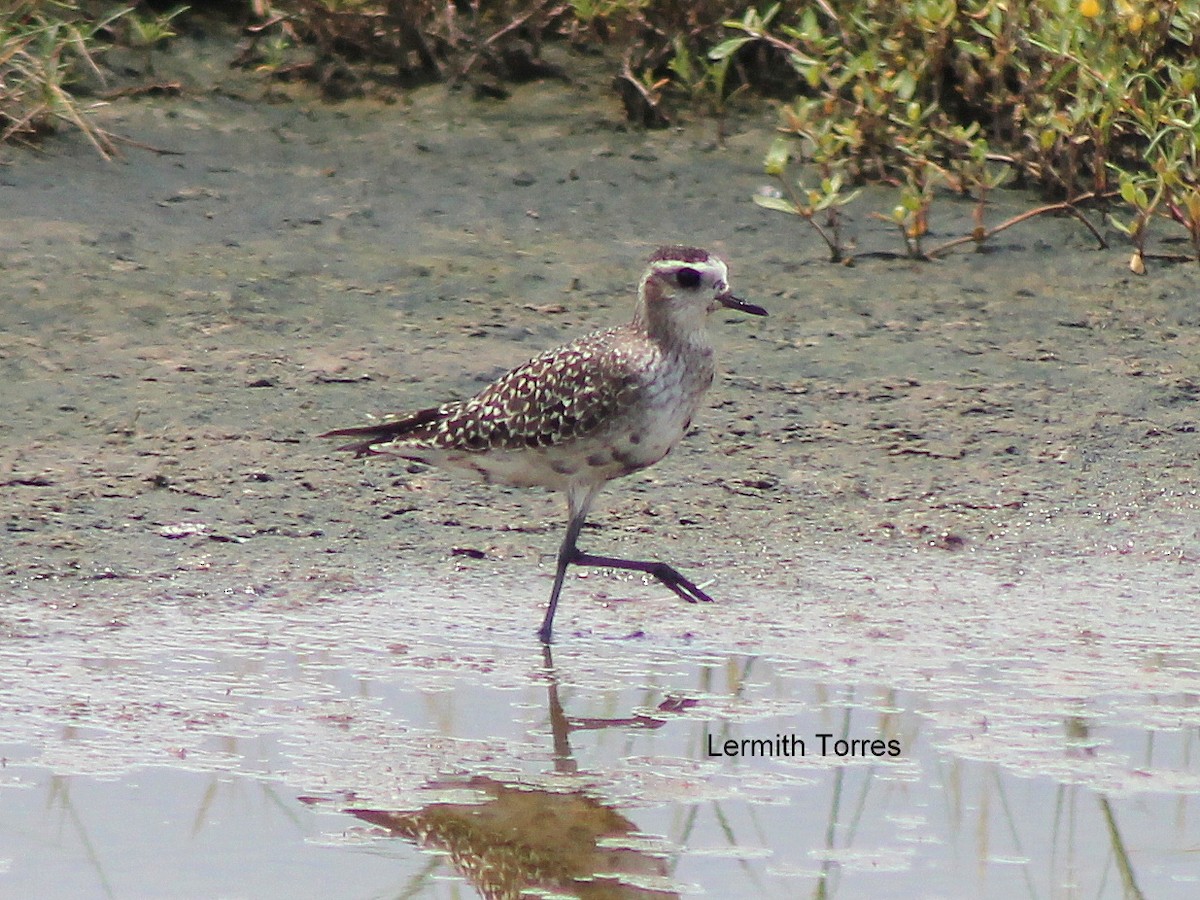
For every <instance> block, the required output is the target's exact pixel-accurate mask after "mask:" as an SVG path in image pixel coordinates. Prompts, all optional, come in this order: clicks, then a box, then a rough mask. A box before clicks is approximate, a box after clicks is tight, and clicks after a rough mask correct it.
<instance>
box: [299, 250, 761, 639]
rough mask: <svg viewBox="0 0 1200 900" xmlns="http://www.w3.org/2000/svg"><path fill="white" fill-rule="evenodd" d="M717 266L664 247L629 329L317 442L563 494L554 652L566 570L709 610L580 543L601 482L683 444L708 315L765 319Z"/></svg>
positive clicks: (700, 594) (671, 575) (675, 585)
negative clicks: (606, 576) (617, 572)
mask: <svg viewBox="0 0 1200 900" xmlns="http://www.w3.org/2000/svg"><path fill="white" fill-rule="evenodd" d="M727 277H728V272H727V270H726V268H725V263H723V262H721V260H720V259H718V258H717V257H715V256H713V255H712V254H710V253H708V252H707V251H705V250H700V249H697V248H695V247H662V248H660V249H659V250H658V251H657V252H656V253H655V254H654V255H653V256H651V257H650V265H649V268H647V270H646V274H645V275H643V276H642V280H641V283H640V284H639V285H638V299H637V306H636V308H635V309H634V313H633V320H632V321H631V322H629V323H628V324H627V325H618V326H617V327H616V328H609V329H607V330H605V331H598V332H595V333H594V334H589V335H586V336H585V337H581V338H579V339H578V340H576V341H572V342H571V343H569V344H566V345H565V346H563V347H559V348H558V349H557V350H549V351H547V352H546V353H543V354H541V355H540V356H537V357H535V358H534V359H532V360H530V361H529V362H527V363H525V364H524V365H523V366H518V367H517V368H515V369H513V370H512V371H511V372H509V373H508V374H507V375H504V376H502V377H501V378H500V379H499V380H497V381H495V382H493V383H492V384H490V385H488V386H487V387H486V388H484V389H483V390H482V391H480V392H479V393H478V394H476V395H475V396H474V397H472V398H471V399H469V400H456V401H452V402H450V403H444V404H442V405H441V406H436V407H431V408H429V409H423V410H421V411H419V412H415V413H412V414H411V415H405V416H394V417H388V418H385V419H381V420H380V421H379V422H377V423H375V424H372V425H365V426H362V427H358V428H339V429H336V430H335V431H330V432H327V433H326V434H323V435H321V436H322V437H344V436H349V437H354V438H355V440H354V441H353V442H352V443H349V444H346V445H345V446H344V447H341V448H339V449H342V450H353V451H355V453H356V455H358V456H365V455H368V454H390V455H393V456H399V457H402V458H404V459H415V460H420V461H421V462H425V463H429V464H431V465H434V466H442V467H446V468H453V469H459V470H464V471H466V472H469V473H472V474H474V475H476V476H478V477H480V478H482V479H483V480H484V481H486V482H489V483H498V484H507V485H512V486H514V487H544V488H549V489H551V490H560V491H566V494H567V507H568V514H569V518H568V522H567V533H566V536H565V537H564V538H563V542H562V546H561V547H560V548H559V551H558V569H557V571H556V572H555V575H554V587H553V589H552V590H551V592H550V603H549V605H548V606H547V608H546V616H545V618H544V619H543V620H542V627H541V628H540V629H539V631H538V637H540V638H541V639H542V641H543V642H545V643H549V642H550V630H551V628H552V626H553V624H554V611H555V608H556V607H557V606H558V595H559V594H560V593H561V592H562V587H563V579H564V577H565V576H566V573H567V566H570V565H576V566H605V567H608V568H615V569H631V570H633V571H637V572H644V573H646V574H647V575H653V576H654V577H655V578H657V579H658V580H659V581H661V582H662V583H663V584H665V585H666V586H667V587H669V588H670V589H671V590H673V591H674V592H675V593H676V594H678V595H679V596H680V597H682V598H683V599H684V600H687V601H688V602H689V603H695V602H696V601H697V600H705V601H709V600H712V598H711V597H710V596H708V594H706V593H705V592H704V591H702V590H701V589H700V588H699V587H697V586H696V585H695V584H694V583H692V582H691V581H689V580H688V579H687V578H685V577H684V576H683V575H681V574H680V573H679V572H677V571H676V570H675V569H674V568H672V567H671V566H669V565H667V564H666V563H663V562H655V561H645V560H633V559H617V558H615V557H610V556H595V555H593V554H590V553H584V552H582V551H581V550H579V549H578V548H577V547H576V546H575V543H576V541H577V540H578V538H579V532H580V530H581V529H582V528H583V523H584V520H585V519H586V518H587V513H588V509H589V508H590V506H591V504H592V500H593V499H594V498H595V496H596V493H597V492H598V491H599V490H600V488H601V487H603V486H604V484H605V483H606V482H608V481H611V480H612V479H614V478H617V477H618V476H621V475H628V474H629V473H631V472H636V471H638V470H639V469H644V468H646V467H647V466H650V465H653V464H654V463H656V462H658V461H659V460H660V459H662V458H663V457H664V456H666V455H667V453H669V452H670V450H671V448H672V447H674V446H675V445H676V444H677V443H679V439H680V438H682V437H683V435H684V433H685V432H686V431H687V429H688V427H689V426H690V425H691V422H692V416H693V415H694V414H695V412H696V409H697V408H698V407H699V406H700V399H701V397H703V396H704V392H705V391H707V390H708V388H709V385H711V384H712V380H713V372H714V367H713V349H712V345H711V344H710V343H709V340H708V335H707V334H706V332H705V323H706V321H707V319H708V314H709V313H711V312H713V311H715V310H717V309H718V308H720V307H727V308H729V309H736V310H739V311H741V312H745V313H750V314H752V315H756V316H765V315H766V314H767V311H766V310H765V309H763V308H762V307H761V306H755V305H754V304H752V303H747V302H746V301H744V300H741V299H739V298H737V297H735V296H733V294H732V293H730V291H729V285H728V283H727V282H726V279H727Z"/></svg>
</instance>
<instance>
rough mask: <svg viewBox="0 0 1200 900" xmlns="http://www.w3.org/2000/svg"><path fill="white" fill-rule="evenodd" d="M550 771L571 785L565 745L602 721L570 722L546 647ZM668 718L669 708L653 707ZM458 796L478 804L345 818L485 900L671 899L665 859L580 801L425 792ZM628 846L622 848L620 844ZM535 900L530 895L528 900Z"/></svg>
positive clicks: (548, 793)
mask: <svg viewBox="0 0 1200 900" xmlns="http://www.w3.org/2000/svg"><path fill="white" fill-rule="evenodd" d="M542 663H543V667H544V670H545V675H546V694H547V707H548V709H547V711H548V713H549V724H550V732H551V736H552V739H553V741H554V770H555V771H556V772H557V773H559V774H560V775H575V774H577V767H576V764H575V759H574V757H573V756H572V753H571V739H570V735H571V732H572V731H573V730H575V729H576V728H579V727H583V728H588V729H595V728H600V727H603V721H604V720H601V719H587V720H575V721H572V720H570V719H569V718H568V717H567V715H566V713H565V712H564V711H563V707H562V703H561V702H560V700H559V697H558V681H557V678H556V675H555V671H554V660H553V659H552V657H551V654H550V647H549V646H543V647H542ZM660 709H662V710H663V711H664V712H666V713H668V714H670V713H671V712H674V711H675V710H676V707H675V705H674V704H668V705H666V706H664V707H660ZM648 723H652V724H649V727H656V726H657V725H661V724H663V723H664V721H663V720H659V719H655V718H652V717H644V716H643V717H634V718H628V719H613V720H611V721H610V723H609V724H610V727H628V726H629V725H631V724H632V725H635V726H643V727H644V726H646V725H647V724H648ZM431 787H432V788H434V789H438V788H443V789H444V788H451V789H453V788H466V789H469V790H473V791H476V792H477V793H478V794H479V795H480V798H481V799H480V802H478V803H449V802H444V801H438V802H434V803H430V804H428V805H427V806H425V807H422V808H421V809H419V810H417V811H416V812H391V811H387V810H371V809H350V810H347V812H349V813H351V814H352V815H354V816H357V817H358V818H359V819H362V820H363V821H364V822H370V823H371V824H373V825H378V826H380V827H382V828H386V829H387V830H388V831H390V832H391V833H392V834H394V835H396V836H398V837H402V838H405V839H407V840H410V841H413V842H414V843H416V844H418V845H419V846H421V847H422V848H425V849H429V850H432V849H437V850H444V851H446V852H447V853H448V854H449V855H450V859H451V861H452V862H453V864H454V867H455V868H456V869H458V870H459V872H461V873H462V875H463V877H464V878H466V879H467V881H468V882H469V883H470V884H471V885H472V887H474V888H475V889H476V890H477V891H479V893H480V895H481V896H482V897H484V898H485V900H509V898H513V900H517V898H522V897H527V896H530V895H531V893H532V892H534V891H537V890H538V889H541V890H543V891H548V892H552V893H554V892H556V893H560V894H561V893H565V894H567V895H568V896H572V897H579V898H581V900H669V898H671V897H678V896H679V894H678V891H677V889H676V888H675V886H674V883H673V881H672V879H671V877H670V874H671V873H670V870H669V860H668V858H667V856H666V855H665V854H661V853H655V852H653V851H650V850H647V849H646V836H645V835H643V834H641V832H639V830H638V829H637V827H636V826H635V825H634V823H633V822H631V821H630V820H629V819H627V818H625V816H623V815H621V813H619V812H618V811H617V810H615V809H613V808H612V807H611V806H608V805H606V804H604V803H602V802H601V801H600V800H597V799H596V798H595V797H592V796H590V795H589V794H587V793H585V792H583V791H554V790H541V789H538V788H536V787H533V786H531V785H511V784H504V783H502V782H499V781H496V780H495V779H493V778H489V777H486V776H482V775H480V776H476V777H474V778H471V779H467V780H462V781H457V782H446V783H442V784H435V785H431ZM627 835H628V836H632V839H631V840H629V841H623V838H624V837H625V836H627ZM534 896H536V894H534Z"/></svg>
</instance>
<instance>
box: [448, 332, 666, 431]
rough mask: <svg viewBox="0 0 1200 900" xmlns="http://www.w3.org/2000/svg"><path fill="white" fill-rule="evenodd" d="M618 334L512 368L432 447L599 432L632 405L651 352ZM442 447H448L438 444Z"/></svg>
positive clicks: (455, 413)
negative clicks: (641, 373)
mask: <svg viewBox="0 0 1200 900" xmlns="http://www.w3.org/2000/svg"><path fill="white" fill-rule="evenodd" d="M619 331H620V329H611V330H610V331H605V332H599V333H597V334H593V335H589V336H587V337H585V338H581V339H579V340H577V341H575V342H574V343H571V344H567V345H566V346H564V347H560V348H558V349H556V350H551V351H548V352H546V353H543V354H541V355H540V356H537V357H535V358H534V359H531V360H530V361H529V362H527V363H525V364H524V365H522V366H518V367H517V368H515V369H513V370H512V371H511V372H509V373H508V374H506V375H504V376H502V377H501V378H499V379H498V380H497V381H495V382H494V383H492V384H490V385H488V386H487V387H486V388H484V389H483V390H482V391H480V392H479V393H478V394H477V395H475V396H474V397H472V398H471V399H470V400H467V401H465V402H463V403H461V404H458V405H457V408H455V409H450V410H448V411H447V415H446V417H445V418H444V419H443V420H442V421H441V422H439V423H438V426H437V431H438V443H439V444H440V445H442V446H451V445H452V446H454V447H455V448H456V449H464V450H488V449H510V450H511V449H518V448H521V447H549V446H552V445H554V444H560V443H563V442H565V441H570V440H573V439H575V438H579V437H583V436H584V435H587V434H591V433H592V432H595V431H598V430H600V429H602V428H603V427H604V426H606V425H608V424H609V423H611V422H612V421H613V420H614V419H615V418H617V417H619V416H620V415H621V414H622V412H623V410H625V409H627V408H628V407H629V406H630V405H632V404H633V403H635V402H636V400H637V397H638V394H639V392H640V391H641V390H642V385H643V380H642V379H641V377H640V376H639V374H638V373H639V372H641V371H644V370H645V368H646V367H647V362H648V361H647V359H646V355H647V354H653V353H657V352H658V351H657V348H656V347H654V346H653V345H652V344H649V343H648V342H647V344H646V345H645V346H642V345H639V344H635V343H631V342H630V341H628V340H621V341H618V340H614V338H615V337H617V335H618V333H619ZM443 441H444V442H446V443H443Z"/></svg>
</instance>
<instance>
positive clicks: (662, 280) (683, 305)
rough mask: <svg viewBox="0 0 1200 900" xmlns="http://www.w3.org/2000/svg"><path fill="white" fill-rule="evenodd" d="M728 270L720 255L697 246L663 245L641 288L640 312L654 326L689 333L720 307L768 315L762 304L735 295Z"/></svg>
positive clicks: (699, 326)
mask: <svg viewBox="0 0 1200 900" xmlns="http://www.w3.org/2000/svg"><path fill="white" fill-rule="evenodd" d="M728 278H729V270H728V269H727V268H726V267H725V263H724V262H722V261H721V259H720V258H719V257H716V256H714V255H713V254H711V253H709V252H708V251H707V250H702V249H700V248H698V247H660V248H659V249H658V250H657V251H655V253H654V255H653V256H651V257H650V265H649V268H647V269H646V274H645V275H644V276H642V283H641V285H640V286H639V289H638V299H639V310H638V312H639V315H641V314H643V311H644V315H645V317H646V319H647V321H648V323H649V324H650V325H651V326H658V327H665V328H667V329H669V330H670V331H673V332H680V333H687V332H689V331H693V330H697V329H700V328H702V327H703V326H704V320H705V318H707V316H708V314H709V313H710V312H714V311H715V310H717V309H720V308H721V307H725V308H727V309H735V310H738V311H739V312H744V313H749V314H750V315H754V316H765V315H766V314H767V311H766V310H765V309H763V308H762V307H761V306H756V305H755V304H753V303H747V302H746V301H745V300H742V299H741V298H739V297H735V296H734V295H733V294H732V293H731V292H730V290H729V283H728Z"/></svg>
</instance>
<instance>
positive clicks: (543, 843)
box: [350, 776, 678, 900]
mask: <svg viewBox="0 0 1200 900" xmlns="http://www.w3.org/2000/svg"><path fill="white" fill-rule="evenodd" d="M439 786H440V787H458V788H468V789H470V790H473V791H477V792H479V793H480V794H481V795H482V796H483V798H484V799H483V801H482V802H480V803H477V804H472V803H440V802H439V803H431V804H429V805H428V806H426V807H424V808H423V809H421V810H418V811H417V812H389V811H386V810H368V809H355V810H350V812H351V813H353V815H355V816H357V817H358V818H359V819H362V820H363V821H364V822H370V823H371V824H373V825H379V826H381V827H383V828H386V829H387V830H388V831H390V832H391V833H392V834H394V835H397V836H398V837H402V838H406V839H408V840H410V841H413V842H415V843H417V844H418V845H420V846H421V847H423V848H425V849H427V850H432V849H437V850H444V851H445V852H446V853H448V854H449V855H450V860H451V862H452V863H453V864H454V867H455V868H456V869H458V871H459V872H461V873H462V875H463V877H464V878H466V879H467V881H468V882H469V883H470V884H471V886H472V887H473V888H475V890H477V891H478V892H479V894H480V896H482V897H484V898H485V900H509V898H511V900H517V898H520V897H528V896H530V895H531V894H533V895H534V896H537V894H536V892H537V891H539V890H540V891H545V892H548V893H556V894H561V893H565V894H566V895H567V896H571V897H579V898H581V900H635V898H637V900H641V898H645V900H652V898H653V900H666V898H669V897H677V896H678V893H677V892H676V891H675V890H674V889H673V887H672V884H673V883H672V881H671V879H670V877H669V876H670V873H669V871H668V860H667V858H666V857H665V856H664V855H661V854H656V853H652V852H648V851H647V850H646V849H644V847H643V846H641V845H642V843H643V842H644V840H645V838H644V837H642V836H641V835H640V834H638V832H637V828H636V827H635V826H634V824H633V823H632V822H631V821H629V819H627V818H625V817H624V816H622V815H621V814H620V813H619V812H617V811H616V810H615V809H613V808H612V807H609V806H605V805H604V804H603V803H601V802H600V801H599V800H596V799H595V798H594V797H590V796H588V795H587V794H584V793H582V792H570V793H559V792H554V791H545V790H535V789H531V788H528V787H523V786H513V785H506V784H502V783H500V782H498V781H495V780H493V779H491V778H487V777H485V776H477V777H475V778H472V779H470V780H469V781H466V782H463V783H461V784H444V785H434V786H433V787H435V788H436V787H439ZM631 835H636V837H631V838H630V839H629V840H623V839H624V838H626V837H627V836H631Z"/></svg>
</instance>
